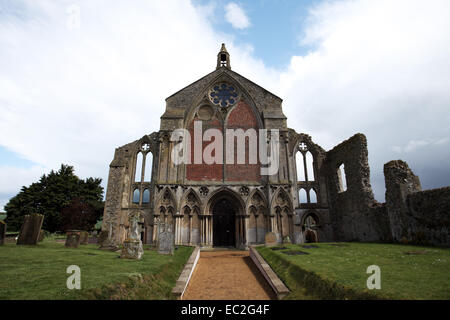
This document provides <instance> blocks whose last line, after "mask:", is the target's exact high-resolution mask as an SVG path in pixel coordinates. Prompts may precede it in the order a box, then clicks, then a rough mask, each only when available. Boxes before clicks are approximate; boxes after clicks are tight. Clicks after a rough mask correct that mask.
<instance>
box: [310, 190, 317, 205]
mask: <svg viewBox="0 0 450 320" xmlns="http://www.w3.org/2000/svg"><path fill="white" fill-rule="evenodd" d="M309 201H310V202H311V203H317V194H316V191H315V190H314V189H311V190H309Z"/></svg>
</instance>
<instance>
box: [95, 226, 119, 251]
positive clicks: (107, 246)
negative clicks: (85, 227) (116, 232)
mask: <svg viewBox="0 0 450 320" xmlns="http://www.w3.org/2000/svg"><path fill="white" fill-rule="evenodd" d="M113 224H114V221H112V220H110V221H109V222H108V225H109V231H102V232H100V237H102V239H99V240H101V242H99V244H100V248H99V249H100V250H108V251H117V250H118V249H119V248H118V247H117V244H116V243H115V242H114V239H113ZM105 232H106V235H105V234H104V233H105ZM103 237H104V239H103Z"/></svg>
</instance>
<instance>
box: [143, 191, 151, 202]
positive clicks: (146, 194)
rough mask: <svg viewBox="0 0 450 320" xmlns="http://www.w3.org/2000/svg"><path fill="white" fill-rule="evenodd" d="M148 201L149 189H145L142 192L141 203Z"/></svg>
mask: <svg viewBox="0 0 450 320" xmlns="http://www.w3.org/2000/svg"><path fill="white" fill-rule="evenodd" d="M149 202H150V190H149V189H145V190H144V193H143V194H142V203H149Z"/></svg>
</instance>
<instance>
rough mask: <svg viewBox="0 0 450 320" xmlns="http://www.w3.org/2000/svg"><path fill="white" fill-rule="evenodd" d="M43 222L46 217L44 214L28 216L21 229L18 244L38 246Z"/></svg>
mask: <svg viewBox="0 0 450 320" xmlns="http://www.w3.org/2000/svg"><path fill="white" fill-rule="evenodd" d="M43 221H44V216H43V215H42V214H27V215H26V216H25V220H24V222H23V224H22V227H21V228H20V232H19V237H18V238H17V244H28V245H36V244H37V242H38V239H39V234H40V232H41V227H42V222H43Z"/></svg>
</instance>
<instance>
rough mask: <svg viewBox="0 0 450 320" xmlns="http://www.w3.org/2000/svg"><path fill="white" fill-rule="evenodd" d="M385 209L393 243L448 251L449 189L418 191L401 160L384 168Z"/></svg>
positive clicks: (415, 183) (413, 176) (415, 177)
mask: <svg viewBox="0 0 450 320" xmlns="http://www.w3.org/2000/svg"><path fill="white" fill-rule="evenodd" d="M384 176H385V183H386V205H387V208H388V216H389V222H390V228H391V234H392V238H393V239H394V240H395V241H401V242H404V243H414V244H423V245H438V246H446V247H450V236H449V226H450V187H446V188H441V189H434V190H426V191H422V188H421V185H420V180H419V177H417V176H416V175H414V173H413V172H412V171H411V169H410V168H409V167H408V164H407V163H406V162H404V161H401V160H395V161H390V162H388V163H386V164H385V165H384Z"/></svg>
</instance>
